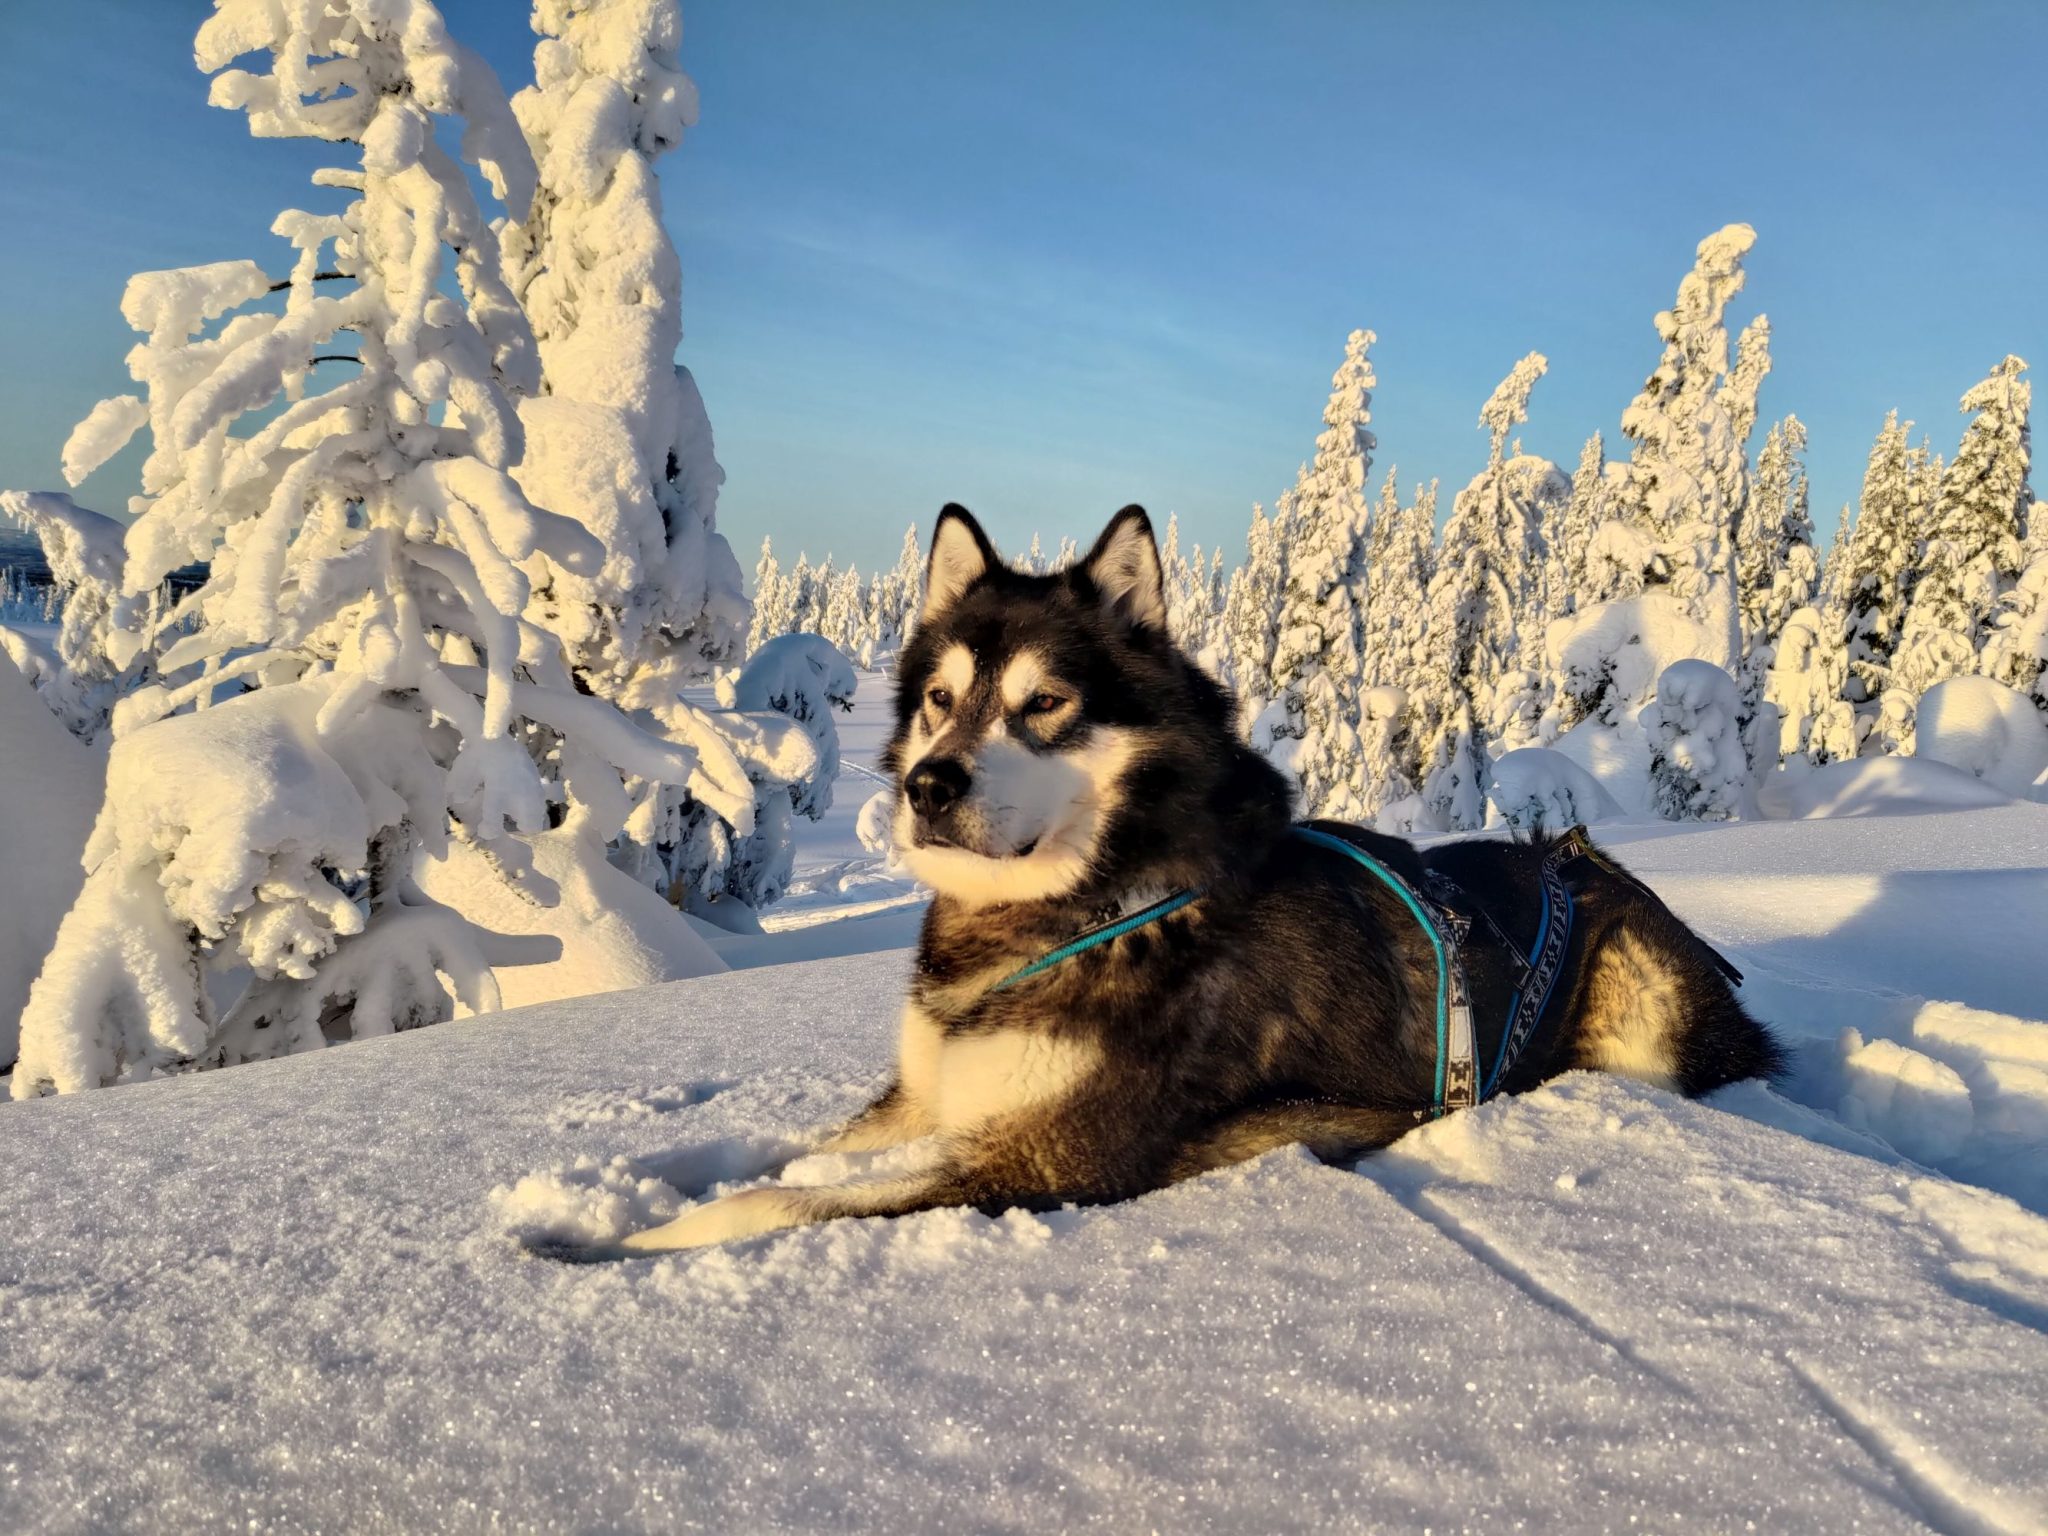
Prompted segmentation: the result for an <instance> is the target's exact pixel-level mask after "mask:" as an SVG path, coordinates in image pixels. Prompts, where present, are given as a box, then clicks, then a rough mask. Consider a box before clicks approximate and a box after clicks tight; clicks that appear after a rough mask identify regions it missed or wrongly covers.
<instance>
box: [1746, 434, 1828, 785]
mask: <svg viewBox="0 0 2048 1536" xmlns="http://www.w3.org/2000/svg"><path fill="white" fill-rule="evenodd" d="M1805 449H1806V426H1805V424H1804V423H1803V422H1801V421H1800V420H1799V418H1798V417H1797V416H1787V417H1786V418H1785V419H1784V420H1783V421H1781V422H1778V423H1776V424H1775V425H1773V426H1772V428H1771V430H1770V432H1769V433H1768V434H1766V436H1765V438H1764V446H1763V451H1762V452H1761V453H1760V454H1758V455H1757V465H1756V477H1755V480H1754V481H1753V482H1752V484H1751V487H1750V496H1749V506H1748V509H1747V511H1746V512H1745V514H1744V516H1743V520H1742V527H1741V530H1740V533H1739V537H1738V542H1737V550H1736V589H1737V594H1738V600H1739V602H1740V604H1741V609H1742V633H1743V653H1742V666H1741V669H1740V670H1739V672H1738V673H1737V675H1736V682H1737V684H1738V685H1739V687H1740V689H1741V695H1742V719H1743V727H1744V731H1745V739H1748V740H1749V741H1750V744H1751V751H1752V753H1753V755H1754V756H1755V759H1756V766H1757V768H1758V769H1759V771H1769V770H1770V769H1771V768H1774V767H1775V766H1776V765H1777V761H1778V754H1777V750H1776V749H1777V745H1778V743H1777V740H1776V739H1775V736H1774V735H1773V729H1774V728H1773V727H1771V726H1770V725H1769V724H1768V722H1767V713H1768V712H1767V711H1766V710H1765V708H1764V706H1765V705H1766V704H1768V703H1771V702H1772V701H1771V699H1770V697H1769V694H1770V688H1769V678H1770V674H1771V669H1772V666H1773V664H1774V661H1775V657H1776V651H1777V645H1778V641H1779V639H1780V638H1781V637H1782V636H1783V634H1784V632H1785V628H1786V625H1787V624H1788V623H1789V622H1790V620H1791V617H1792V615H1793V614H1794V613H1797V612H1799V611H1800V610H1801V609H1804V608H1807V607H1808V605H1809V604H1811V603H1812V602H1813V601H1814V598H1815V594H1816V591H1817V590H1818V588H1819V586H1820V562H1819V560H1818V558H1817V557H1816V556H1815V554H1814V550H1813V514H1812V512H1811V511H1810V510H1809V508H1808V506H1807V494H1806V470H1805V466H1804V465H1803V464H1802V463H1801V462H1800V457H1799V456H1800V454H1801V453H1803V452H1804V451H1805ZM1760 722H1762V723H1761V724H1759V723H1760Z"/></svg>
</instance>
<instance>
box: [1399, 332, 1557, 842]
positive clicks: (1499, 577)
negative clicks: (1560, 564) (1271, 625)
mask: <svg viewBox="0 0 2048 1536" xmlns="http://www.w3.org/2000/svg"><path fill="white" fill-rule="evenodd" d="M1547 366H1548V364H1547V362H1546V360H1545V359H1544V357H1543V355H1542V354H1541V353H1540V352H1531V353H1530V354H1529V355H1528V356H1526V357H1524V358H1523V359H1522V360H1521V361H1520V362H1518V363H1517V364H1516V365H1515V367H1514V369H1513V371H1511V372H1510V373H1509V374H1508V376H1507V377H1506V378H1505V379H1503V380H1502V381H1501V384H1500V386H1499V387H1498V388H1497V389H1495V390H1494V392H1493V394H1492V396H1491V397H1490V398H1489V399H1488V400H1487V402H1486V404H1485V406H1484V407H1482V408H1481V410H1480V413H1479V420H1480V424H1481V425H1482V426H1484V427H1485V428H1486V429H1487V431H1488V432H1489V434H1490V435H1491V445H1490V448H1489V450H1488V455H1487V463H1486V468H1485V469H1483V470H1481V471H1480V472H1479V474H1478V475H1477V476H1476V477H1475V478H1474V479H1473V481H1472V483H1471V484H1470V485H1468V486H1466V487H1465V489H1464V490H1462V491H1460V492H1459V493H1458V496H1457V499H1456V501H1454V502H1453V503H1452V506H1451V516H1450V520H1449V521H1448V522H1447V523H1445V524H1444V535H1443V541H1442V545H1441V549H1440V551H1439V554H1438V557H1437V565H1436V570H1435V573H1434V575H1433V577H1432V578H1431V581H1430V586H1429V598H1428V641H1427V644H1428V653H1427V655H1428V662H1427V665H1426V666H1425V668H1424V669H1423V675H1422V676H1421V678H1420V679H1419V680H1418V688H1417V692H1418V693H1420V694H1421V695H1422V699H1423V700H1424V701H1425V702H1423V703H1420V704H1418V705H1417V712H1418V714H1419V715H1420V716H1421V718H1422V719H1423V720H1425V721H1427V722H1429V727H1430V737H1429V746H1428V749H1427V754H1426V757H1425V761H1424V767H1423V771H1424V774H1425V779H1424V783H1423V791H1422V793H1423V797H1424V800H1425V801H1426V802H1427V804H1428V807H1429V810H1430V814H1431V815H1432V816H1433V817H1435V818H1436V820H1437V822H1438V824H1439V825H1440V826H1442V827H1444V828H1445V829H1447V830H1453V831H1462V830H1469V829H1471V828H1475V827H1478V826H1480V825H1482V824H1483V823H1484V821H1485V817H1486V780H1485V773H1486V766H1487V752H1488V743H1489V740H1490V739H1491V738H1492V737H1493V736H1494V734H1495V733H1496V732H1497V731H1498V732H1502V733H1505V734H1507V735H1509V736H1511V737H1514V738H1517V739H1516V740H1515V743H1514V744H1515V745H1518V746H1519V745H1526V744H1527V743H1526V741H1525V740H1522V739H1520V738H1521V737H1522V736H1523V731H1524V723H1525V722H1530V723H1533V719H1534V715H1535V713H1540V709H1537V708H1536V697H1535V695H1536V693H1537V689H1538V687H1539V684H1538V681H1537V679H1536V677H1535V674H1533V673H1531V672H1528V671H1527V670H1525V669H1524V667H1523V666H1522V657H1523V651H1522V644H1523V641H1522V626H1523V625H1524V624H1525V623H1527V622H1528V621H1529V620H1530V617H1531V613H1532V602H1531V596H1532V592H1533V590H1534V588H1535V587H1536V585H1537V583H1538V582H1539V581H1540V579H1541V569H1542V546H1541V542H1540V534H1539V532H1538V528H1539V524H1540V517H1541V512H1540V510H1539V505H1538V501H1537V499H1536V498H1537V496H1539V495H1541V496H1549V497H1555V498H1560V499H1561V498H1562V496H1564V495H1566V494H1568V489H1569V488H1568V487H1567V486H1566V485H1565V482H1564V480H1563V477H1562V476H1561V475H1559V474H1558V472H1557V470H1556V468H1555V466H1552V465H1548V464H1546V463H1544V461H1541V460H1535V461H1533V462H1525V458H1526V456H1524V455H1521V454H1519V453H1518V454H1517V455H1516V456H1515V457H1514V459H1512V460H1511V459H1509V458H1508V457H1507V443H1508V434H1509V433H1510V432H1512V431H1513V430H1514V428H1515V427H1516V426H1517V425H1519V424H1520V423H1521V422H1523V421H1525V420H1526V419H1527V418H1528V414H1529V392H1530V390H1531V389H1533V388H1534V387H1535V384H1536V381H1537V380H1538V379H1539V378H1541V377H1542V376H1543V373H1544V370H1545V368H1546V367H1547ZM1532 711H1533V712H1532Z"/></svg>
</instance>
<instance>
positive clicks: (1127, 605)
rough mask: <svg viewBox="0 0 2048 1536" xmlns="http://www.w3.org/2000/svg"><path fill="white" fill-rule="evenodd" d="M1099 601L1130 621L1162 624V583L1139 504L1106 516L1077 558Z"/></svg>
mask: <svg viewBox="0 0 2048 1536" xmlns="http://www.w3.org/2000/svg"><path fill="white" fill-rule="evenodd" d="M1081 570H1082V571H1083V572H1084V573H1085V574H1086V575H1087V577H1088V579H1089V580H1090V581H1092V582H1094V583H1095V585H1096V588H1097V589H1098V590H1099V591H1100V592H1101V593H1102V597H1103V601H1104V602H1106V603H1107V604H1108V605H1109V606H1110V607H1111V608H1112V609H1114V610H1115V611H1116V612H1118V613H1121V614H1122V615H1123V616H1124V617H1125V618H1127V619H1129V620H1130V621H1131V622H1132V623H1133V624H1146V625H1150V626H1151V627H1152V628H1154V629H1158V630H1164V629H1165V628H1166V584H1165V580H1164V578H1163V576H1162V575H1161V574H1160V568H1159V545H1158V544H1157V542H1155V541H1154V539H1153V537H1152V519H1151V518H1149V517H1147V516H1146V515H1145V509H1144V508H1143V507H1140V506H1129V507H1125V508H1124V509H1123V511H1121V512H1119V513H1117V515H1116V516H1115V517H1112V518H1111V519H1110V520H1109V526H1108V527H1107V528H1105V529H1103V530H1102V537H1101V538H1099V539H1097V540H1096V541H1095V547H1094V548H1093V549H1091V550H1089V551H1088V558H1087V559H1085V560H1083V561H1082V562H1081Z"/></svg>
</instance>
